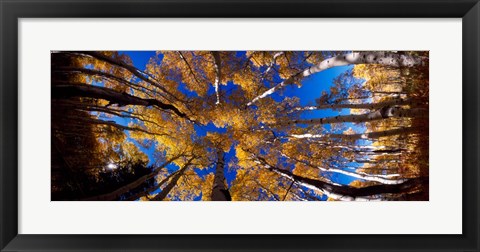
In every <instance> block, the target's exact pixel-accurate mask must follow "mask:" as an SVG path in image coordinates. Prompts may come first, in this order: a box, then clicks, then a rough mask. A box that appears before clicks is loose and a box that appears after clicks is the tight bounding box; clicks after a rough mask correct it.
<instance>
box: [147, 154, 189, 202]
mask: <svg viewBox="0 0 480 252" xmlns="http://www.w3.org/2000/svg"><path fill="white" fill-rule="evenodd" d="M191 161H192V159H190V161H188V162H187V163H186V164H185V165H183V167H182V168H180V170H178V172H177V174H175V176H174V177H173V178H172V180H171V181H170V183H168V185H167V186H165V188H163V189H162V191H160V193H158V194H157V195H155V197H154V198H153V199H151V200H153V201H162V200H164V199H165V198H166V197H167V195H168V194H169V193H170V191H171V190H172V189H173V188H174V187H175V186H176V185H177V182H178V180H179V179H180V177H181V176H182V175H183V173H185V170H186V169H187V168H188V166H189V165H190V162H191Z"/></svg>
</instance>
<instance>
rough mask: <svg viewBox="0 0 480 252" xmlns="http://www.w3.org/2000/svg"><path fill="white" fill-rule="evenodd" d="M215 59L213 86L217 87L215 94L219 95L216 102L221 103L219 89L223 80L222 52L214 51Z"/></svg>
mask: <svg viewBox="0 0 480 252" xmlns="http://www.w3.org/2000/svg"><path fill="white" fill-rule="evenodd" d="M212 55H213V59H214V61H215V82H214V83H213V86H214V87H215V94H216V95H217V102H216V103H215V104H217V105H218V104H220V95H219V93H218V89H219V86H220V82H221V81H222V80H221V79H222V71H221V66H222V61H221V59H220V54H219V53H218V52H212Z"/></svg>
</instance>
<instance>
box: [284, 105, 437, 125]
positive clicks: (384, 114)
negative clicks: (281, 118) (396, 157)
mask: <svg viewBox="0 0 480 252" xmlns="http://www.w3.org/2000/svg"><path fill="white" fill-rule="evenodd" d="M390 117H397V118H401V117H409V118H411V117H416V118H428V110H427V109H424V108H412V109H405V108H401V107H397V106H392V107H384V108H382V109H379V110H376V111H374V112H370V113H365V114H360V115H339V116H333V117H325V118H316V119H298V120H291V121H285V122H280V123H277V124H276V125H291V124H299V123H301V124H317V125H323V124H331V123H346V122H353V123H362V122H371V121H377V120H382V119H385V118H390Z"/></svg>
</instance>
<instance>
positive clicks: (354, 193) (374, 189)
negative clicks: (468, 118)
mask: <svg viewBox="0 0 480 252" xmlns="http://www.w3.org/2000/svg"><path fill="white" fill-rule="evenodd" d="M256 158H257V159H258V160H259V162H260V163H262V164H263V165H264V166H265V167H266V168H268V169H269V170H271V171H273V172H275V173H277V174H279V175H281V176H283V177H286V178H288V179H290V180H291V181H294V182H295V183H297V184H299V185H301V186H304V187H307V188H310V189H313V190H319V191H321V192H322V193H323V194H325V195H327V196H328V197H330V198H333V199H337V200H348V201H355V200H375V198H376V197H379V196H381V195H384V194H406V193H409V192H414V191H418V190H423V188H425V187H427V186H428V177H426V178H425V177H420V178H413V179H408V180H407V181H405V182H403V183H401V184H390V185H386V184H381V185H374V186H366V187H361V188H357V187H351V186H343V185H337V184H332V183H327V182H324V181H320V180H316V179H310V178H305V177H302V176H298V175H295V174H293V173H292V172H291V171H289V170H284V169H280V168H278V167H275V166H271V165H269V164H268V163H267V162H266V161H265V159H263V158H261V157H257V156H256Z"/></svg>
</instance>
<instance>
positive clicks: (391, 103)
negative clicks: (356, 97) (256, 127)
mask: <svg viewBox="0 0 480 252" xmlns="http://www.w3.org/2000/svg"><path fill="white" fill-rule="evenodd" d="M413 104H415V102H414V101H413V100H412V99H401V98H394V99H391V100H388V101H382V102H378V103H359V104H352V103H340V104H337V103H336V104H322V105H318V106H307V107H296V108H293V109H292V110H291V111H290V112H295V111H309V110H319V109H342V108H350V109H370V110H374V109H381V108H383V107H388V106H394V105H413Z"/></svg>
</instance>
